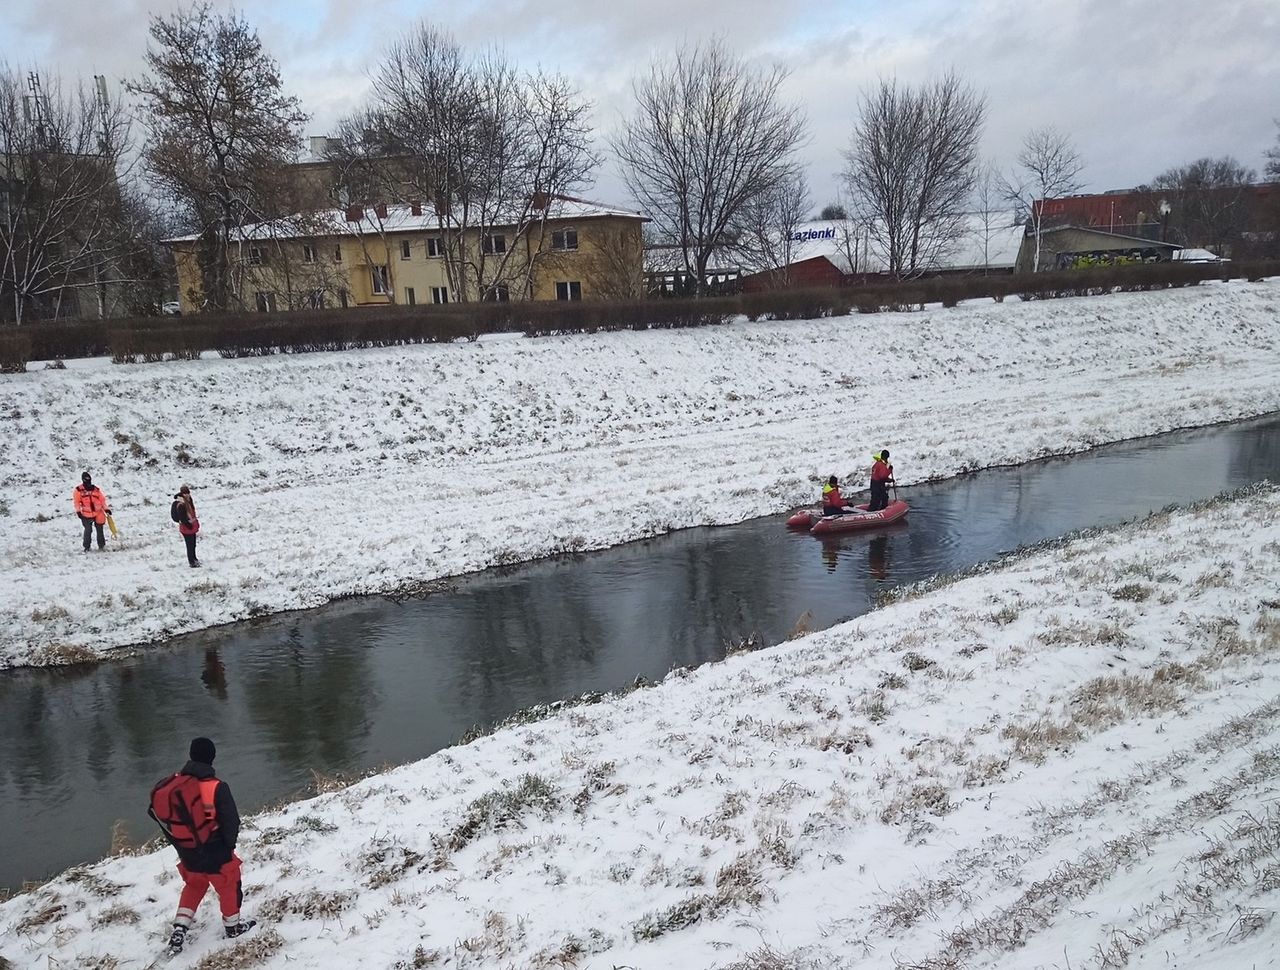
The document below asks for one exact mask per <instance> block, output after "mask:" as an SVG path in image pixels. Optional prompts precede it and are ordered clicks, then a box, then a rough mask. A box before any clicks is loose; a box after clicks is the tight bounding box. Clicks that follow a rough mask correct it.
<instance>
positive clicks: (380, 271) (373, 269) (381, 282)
mask: <svg viewBox="0 0 1280 970" xmlns="http://www.w3.org/2000/svg"><path fill="white" fill-rule="evenodd" d="M369 276H370V278H371V279H372V280H373V292H374V294H375V295H378V296H381V295H384V294H385V293H386V292H387V290H388V287H387V268H386V266H370V267H369Z"/></svg>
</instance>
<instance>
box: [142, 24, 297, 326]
mask: <svg viewBox="0 0 1280 970" xmlns="http://www.w3.org/2000/svg"><path fill="white" fill-rule="evenodd" d="M150 32H151V43H150V44H149V45H148V47H147V54H146V63H147V67H148V68H149V70H150V73H149V74H147V75H144V76H142V77H140V78H139V79H137V80H136V81H133V82H131V83H130V84H129V90H130V91H131V92H132V93H133V94H134V95H136V96H137V98H138V100H139V102H140V107H141V113H142V118H143V122H144V124H145V125H146V127H147V130H148V132H149V137H148V139H147V143H146V146H145V148H144V152H143V155H144V158H145V160H146V163H147V166H148V168H149V170H150V172H151V175H152V176H153V178H154V180H155V182H156V185H157V187H158V188H159V189H160V190H161V192H162V193H163V194H164V195H165V196H167V197H168V198H169V199H170V200H171V201H173V202H174V203H176V204H177V205H178V206H179V207H180V210H181V212H182V215H183V217H184V220H185V221H186V222H187V223H188V224H189V227H190V228H191V229H193V230H194V231H195V232H196V233H197V234H198V235H199V237H200V244H199V246H198V249H197V254H198V255H197V259H198V261H199V265H200V273H201V284H202V298H203V303H204V305H205V307H206V308H208V309H210V310H225V309H227V308H228V307H230V306H232V305H234V304H235V303H236V302H238V301H239V299H240V292H241V291H240V283H241V282H242V279H241V277H242V276H243V271H242V264H241V263H240V262H239V261H238V259H237V253H238V251H239V249H240V248H241V247H240V243H241V242H242V241H243V239H244V238H245V236H244V229H245V227H246V226H247V225H249V224H251V223H256V222H262V221H265V220H268V219H270V218H273V217H276V216H279V215H282V214H284V213H283V209H284V208H285V205H286V204H287V203H286V202H284V201H282V200H285V199H287V198H288V194H287V193H285V192H284V191H283V187H284V186H285V185H286V184H287V182H288V179H287V177H286V176H285V173H284V169H285V166H286V165H287V164H288V163H289V162H291V161H292V160H294V159H295V158H296V156H297V149H298V145H299V142H300V140H301V131H302V125H303V123H304V122H305V121H306V120H307V115H306V114H305V113H304V112H303V111H302V109H301V107H300V106H299V103H298V100H297V99H296V98H294V97H293V96H291V95H287V94H285V93H284V91H283V82H282V80H281V77H280V71H279V68H278V67H277V66H276V62H275V61H274V60H273V59H272V58H271V56H270V55H269V54H268V53H267V52H266V50H265V49H264V48H263V46H262V41H261V40H260V39H259V38H258V34H257V32H256V31H255V30H253V28H251V27H250V26H249V24H248V23H247V22H246V21H245V20H244V19H243V18H241V17H240V16H239V15H238V14H228V15H221V14H215V13H214V12H213V11H212V9H211V8H210V6H209V4H207V3H200V4H197V5H196V6H194V7H192V8H191V9H189V10H183V11H180V12H178V13H176V14H173V15H171V16H169V17H161V16H153V17H152V18H151V31H150Z"/></svg>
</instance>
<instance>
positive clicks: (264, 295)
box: [253, 290, 276, 313]
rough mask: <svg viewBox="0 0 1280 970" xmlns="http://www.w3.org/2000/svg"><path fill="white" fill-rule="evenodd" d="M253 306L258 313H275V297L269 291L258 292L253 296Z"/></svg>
mask: <svg viewBox="0 0 1280 970" xmlns="http://www.w3.org/2000/svg"><path fill="white" fill-rule="evenodd" d="M253 306H254V309H255V310H257V311H258V312H259V313H275V312H276V295H275V293H273V292H272V291H271V290H258V291H256V292H255V293H254V294H253Z"/></svg>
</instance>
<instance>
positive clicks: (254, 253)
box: [245, 246, 262, 266]
mask: <svg viewBox="0 0 1280 970" xmlns="http://www.w3.org/2000/svg"><path fill="white" fill-rule="evenodd" d="M245 262H246V263H248V264H249V265H250V266H261V265H262V247H261V246H250V247H249V256H248V258H247V259H245Z"/></svg>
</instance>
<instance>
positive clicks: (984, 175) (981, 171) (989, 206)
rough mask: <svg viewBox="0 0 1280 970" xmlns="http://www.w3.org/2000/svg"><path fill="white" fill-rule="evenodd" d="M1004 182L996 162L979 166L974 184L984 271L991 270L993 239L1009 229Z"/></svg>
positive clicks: (986, 162)
mask: <svg viewBox="0 0 1280 970" xmlns="http://www.w3.org/2000/svg"><path fill="white" fill-rule="evenodd" d="M1004 201H1005V198H1004V181H1003V179H1002V178H1001V176H1000V169H999V168H998V167H997V166H996V164H995V162H992V161H985V162H982V163H980V164H979V165H978V170H977V172H976V173H975V175H974V183H973V205H974V212H975V214H976V216H977V223H978V231H979V232H980V233H981V236H982V269H983V272H987V271H989V270H990V269H991V237H992V236H994V235H995V234H996V230H998V229H1004V228H1007V227H1008V225H1009V222H1008V219H1007V218H1006V208H1005V205H1004V204H1003V203H1004Z"/></svg>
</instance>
